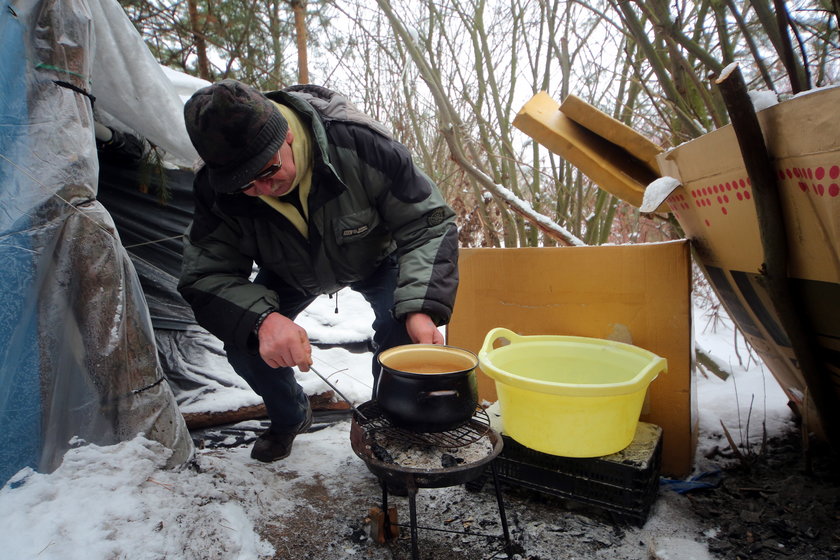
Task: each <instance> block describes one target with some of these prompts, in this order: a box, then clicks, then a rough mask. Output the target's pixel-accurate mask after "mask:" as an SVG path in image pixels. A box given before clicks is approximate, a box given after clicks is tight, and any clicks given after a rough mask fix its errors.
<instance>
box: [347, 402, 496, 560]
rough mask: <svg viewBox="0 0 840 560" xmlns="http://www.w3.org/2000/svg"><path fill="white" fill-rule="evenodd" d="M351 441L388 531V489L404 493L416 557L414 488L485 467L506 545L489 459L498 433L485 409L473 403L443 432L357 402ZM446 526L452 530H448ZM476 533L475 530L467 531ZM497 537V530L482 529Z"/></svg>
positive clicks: (463, 478) (461, 480)
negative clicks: (409, 424) (373, 480)
mask: <svg viewBox="0 0 840 560" xmlns="http://www.w3.org/2000/svg"><path fill="white" fill-rule="evenodd" d="M350 444H351V447H352V448H353V451H354V452H355V453H356V455H357V456H358V457H359V458H360V459H362V461H364V462H365V465H366V466H367V468H368V470H370V472H371V473H373V474H374V475H375V476H376V477H377V478H378V479H379V483H380V486H381V487H382V511H383V512H385V533H386V536H387V535H389V531H390V528H389V524H390V521H389V517H388V515H387V512H388V494H389V492H390V493H392V494H402V495H407V496H408V503H409V514H410V521H411V524H410V528H411V551H412V558H413V559H417V558H419V556H418V550H417V528H418V527H417V506H416V495H417V490H418V489H419V488H444V487H448V486H456V485H459V484H465V483H467V482H471V481H473V480H475V479H477V478H479V477H481V476H482V475H483V474H484V473H485V471H486V469H487V468H488V467H490V471H491V473H492V476H493V482H494V484H495V490H496V500H497V502H498V504H499V517H500V520H501V523H502V529H503V538H504V540H505V550H506V551H507V553H508V557H510V556H511V553H512V552H511V550H512V549H511V542H510V534H509V532H508V526H507V518H506V517H505V509H504V503H503V501H502V494H501V492H500V490H499V484H498V480H497V475H496V469H495V464H494V463H493V460H494V459H495V458H496V457H497V456H498V455H499V453H500V452H501V451H502V446H503V441H502V437H501V435H500V434H499V433H498V432H496V431H494V430H493V429H492V428H490V420H489V418H488V416H487V413H486V412H484V411H483V410H482V409H480V408H477V409H476V413H475V414H474V415H473V417H472V419H470V420H469V421H468V422H467V423H466V424H463V425H462V426H459V427H458V428H456V429H453V430H450V431H446V432H435V433H419V432H413V431H409V430H405V429H403V428H399V427H397V426H394V425H392V424H391V423H390V422H389V421H388V419H387V418H385V416H384V415H383V414H382V411H381V410H380V408H379V406H378V405H377V403H376V402H375V401H368V402H366V403H364V404H361V405H359V407H358V409H357V412H356V413H355V414H354V415H353V421H352V423H351V426H350ZM447 532H452V531H448V530H447ZM472 534H475V533H472ZM484 536H491V537H494V538H498V536H497V535H484Z"/></svg>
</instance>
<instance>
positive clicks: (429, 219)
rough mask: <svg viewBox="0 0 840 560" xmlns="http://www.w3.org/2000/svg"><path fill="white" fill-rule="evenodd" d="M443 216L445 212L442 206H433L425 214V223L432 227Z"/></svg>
mask: <svg viewBox="0 0 840 560" xmlns="http://www.w3.org/2000/svg"><path fill="white" fill-rule="evenodd" d="M444 217H445V212H444V211H443V208H435V209H434V210H432V211H431V212H429V213H428V214H426V223H427V224H429V227H434V226H436V225H438V224H440V223H441V222H442V221H443V218H444Z"/></svg>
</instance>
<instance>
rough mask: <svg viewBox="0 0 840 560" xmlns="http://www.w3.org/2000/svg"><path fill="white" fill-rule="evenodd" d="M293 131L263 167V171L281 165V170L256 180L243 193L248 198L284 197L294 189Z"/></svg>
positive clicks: (295, 170)
mask: <svg viewBox="0 0 840 560" xmlns="http://www.w3.org/2000/svg"><path fill="white" fill-rule="evenodd" d="M293 140H294V137H293V136H292V131H291V130H290V131H289V132H288V133H287V134H286V139H285V140H284V141H283V144H281V145H280V149H279V150H277V153H275V154H274V156H273V157H272V158H271V160H270V161H269V162H268V163H267V164H266V165H265V167H263V170H265V169H267V168H269V167H271V166H272V165H275V164H277V163H280V164H281V166H280V169H278V170H277V172H276V173H274V174H272V175H269V176H268V177H264V178H261V179H256V180H254V182H253V183H251V186H250V187H248V188H246V189H244V190H243V191H242V192H243V193H245V194H247V195H248V196H261V195H267V196H282V195H284V194H286V193H287V192H289V189H291V188H292V182H293V181H294V180H295V173H296V172H297V169H296V168H295V156H294V154H293V153H292V141H293Z"/></svg>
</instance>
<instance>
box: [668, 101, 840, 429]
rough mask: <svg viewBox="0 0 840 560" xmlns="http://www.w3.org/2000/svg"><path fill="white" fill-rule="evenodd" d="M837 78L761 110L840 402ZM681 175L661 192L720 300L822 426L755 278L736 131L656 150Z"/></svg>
mask: <svg viewBox="0 0 840 560" xmlns="http://www.w3.org/2000/svg"><path fill="white" fill-rule="evenodd" d="M838 107H840V88H831V89H824V90H819V91H816V92H813V93H809V94H807V95H803V96H800V97H797V98H794V99H792V100H789V101H786V102H784V103H780V104H779V105H776V106H773V107H770V108H768V109H765V110H764V111H761V112H759V113H758V119H759V123H760V124H761V128H762V132H763V133H764V137H765V142H766V144H767V149H768V151H769V153H770V155H771V157H772V159H773V161H774V162H775V165H776V171H777V173H778V179H779V193H780V195H781V199H782V206H783V213H784V216H785V227H786V229H787V234H788V244H789V252H790V255H789V256H790V277H791V278H793V279H794V284H795V289H796V290H797V291H798V292H799V294H800V295H801V297H802V299H803V301H804V310H803V311H804V314H805V315H806V318H807V320H808V322H809V323H810V326H811V328H812V330H813V333H814V335H815V336H816V341H817V343H818V345H819V346H820V347H821V350H822V356H821V357H822V359H823V360H824V366H825V370H824V375H826V376H830V377H831V381H830V385H833V387H834V395H832V396H833V400H834V402H836V403H837V405H838V406H840V110H838ZM658 161H659V165H660V169H661V172H662V174H663V175H667V176H671V177H674V178H676V179H678V180H679V181H680V182H681V183H682V185H683V186H682V187H680V188H678V189H677V190H675V191H674V192H673V193H672V194H671V196H670V197H668V199H667V203H668V205H669V206H670V208H671V211H672V212H673V213H674V215H675V216H676V217H677V219H678V220H679V222H680V225H681V226H682V228H683V230H684V231H685V233H686V236H687V237H689V238H690V239H691V241H692V244H693V245H694V247H695V248H696V256H697V260H698V261H699V263H700V264H701V265H702V267H703V268H704V271H705V272H706V275H707V277H708V278H709V280H710V281H711V283H712V285H713V286H714V288H715V291H716V292H717V294H718V296H719V297H720V299H721V301H722V303H723V304H724V306H725V307H726V309H727V311H728V312H729V314H730V315H731V316H732V318H733V319H734V320H735V322H736V323H737V325H738V327H739V328H740V330H741V331H742V332H743V333H744V335H745V336H746V338H747V339H748V340H749V342H750V343H751V344H752V346H753V347H754V348H755V349H756V351H757V352H758V353H759V354H760V355H761V357H762V358H763V360H764V362H765V363H766V364H767V367H768V368H770V370H771V372H772V373H773V375H774V377H775V378H776V379H777V380H778V382H779V384H780V385H781V387H782V389H783V390H784V391H785V393H786V394H787V396H788V397H789V398H790V400H791V401H792V402H793V403H794V404H795V405H796V406H797V407H798V408H799V409H800V412H801V413H803V414H804V415H805V416H806V417H807V418H809V419H810V422H809V427H810V428H812V429H815V431H818V432H819V429H818V425H817V421H816V419H817V417H818V414H817V411H816V410H814V409H813V407H812V401H810V400H809V399H808V398H807V394H808V390H809V389H808V387H807V385H806V383H805V380H804V377H803V375H802V373H801V370H800V369H799V367H798V363H797V361H796V359H795V356H794V354H793V351H792V349H791V346H790V342H789V341H788V336H787V334H786V333H785V331H784V328H783V327H782V325H781V322H780V321H779V318H778V317H777V316H776V314H775V312H774V310H773V305H772V302H770V301H769V298H768V295H767V291H766V289H765V287H764V285H763V284H762V282H761V277H760V275H759V269H760V267H761V265H762V262H763V259H764V255H763V250H762V247H761V239H760V234H759V227H758V219H757V215H756V210H755V204H754V200H753V191H752V187H751V185H750V180H749V177H748V176H747V172H746V170H745V168H744V163H743V160H742V159H741V152H740V149H739V147H738V143H737V139H736V138H735V134H734V131H733V130H732V127H731V126H725V127H723V128H720V129H718V130H716V131H714V132H711V133H709V134H706V135H704V136H702V137H700V138H698V139H696V140H693V141H691V142H688V143H685V144H683V145H681V146H679V147H677V148H675V149H673V150H671V151H669V152H667V153H665V154H662V155H660V156H659V157H658Z"/></svg>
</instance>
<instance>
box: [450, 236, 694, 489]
mask: <svg viewBox="0 0 840 560" xmlns="http://www.w3.org/2000/svg"><path fill="white" fill-rule="evenodd" d="M459 269H460V274H461V284H460V287H459V289H458V298H457V300H456V303H455V313H454V315H453V317H452V321H451V322H450V324H449V326H448V327H447V343H448V344H452V345H454V346H458V347H461V348H466V349H468V350H471V351H473V352H476V353H477V352H478V350H479V349H480V348H481V345H482V343H483V342H484V337H485V335H486V334H487V332H488V331H489V330H490V329H492V328H494V327H506V328H508V329H510V330H512V331H514V332H517V333H519V334H522V335H536V334H551V335H577V336H590V337H598V338H611V339H618V340H621V341H622V342H630V343H632V344H635V345H637V346H640V347H642V348H645V349H647V350H650V351H651V352H654V353H656V354H658V355H660V356H662V357H664V358H666V359H667V360H668V372H667V373H663V374H661V375H660V376H659V378H658V379H656V380H655V381H654V382H653V383H652V384H651V386H650V390H649V395H648V402H647V403H646V405H645V410H643V412H642V420H643V421H645V422H650V423H653V424H657V425H659V426H661V427H662V428H663V430H664V433H665V439H664V441H665V447H664V450H663V451H664V453H663V467H662V468H663V472H664V473H666V474H669V475H671V476H680V477H681V476H685V475H687V474H689V472H690V471H691V467H692V461H693V456H694V450H695V446H696V417H697V415H696V402H695V397H694V391H693V387H692V385H693V377H692V372H691V359H690V355H691V346H692V343H691V340H692V339H691V301H690V267H689V250H688V243H687V242H685V241H677V242H670V243H657V244H646V245H623V246H600V247H562V248H524V249H462V250H461V256H460V260H459ZM628 336H629V337H630V340H628V339H627V337H628ZM478 383H479V396H480V398H481V399H483V400H487V401H494V400H495V399H496V393H495V382H494V381H493V380H492V379H490V378H489V377H487V376H486V375H484V374H483V373H481V372H480V371H479V374H478Z"/></svg>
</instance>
